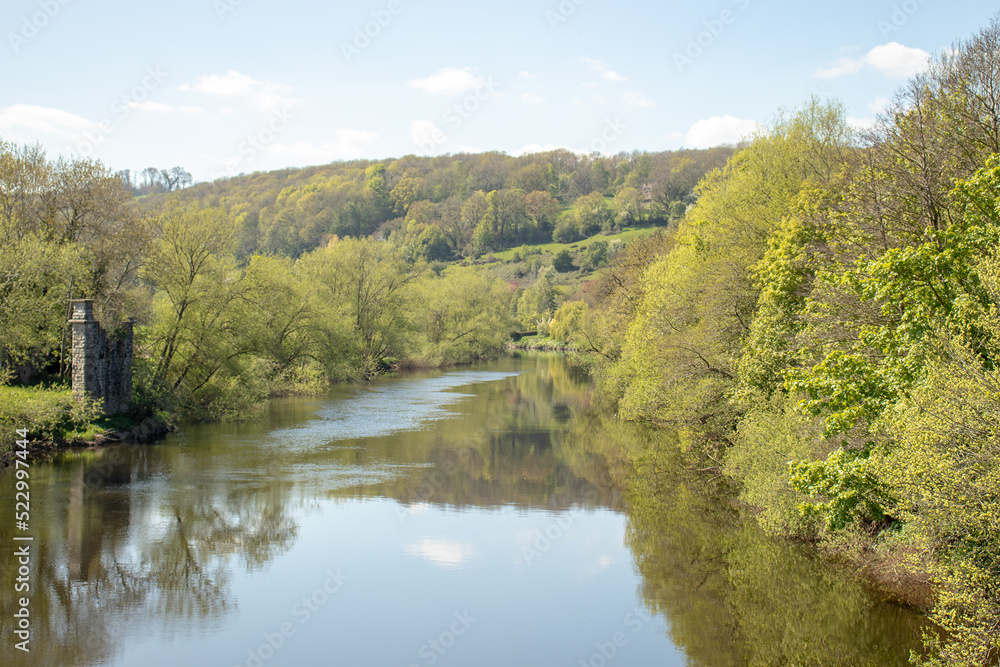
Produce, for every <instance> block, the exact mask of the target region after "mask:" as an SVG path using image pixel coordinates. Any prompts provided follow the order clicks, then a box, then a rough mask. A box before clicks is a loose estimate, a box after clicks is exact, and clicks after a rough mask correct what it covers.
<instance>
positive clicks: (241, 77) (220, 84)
mask: <svg viewBox="0 0 1000 667" xmlns="http://www.w3.org/2000/svg"><path fill="white" fill-rule="evenodd" d="M178 89H179V90H181V91H184V92H196V93H201V94H203V95H208V96H210V97H224V98H231V97H235V98H243V100H244V102H245V103H246V104H247V105H249V106H250V107H251V108H252V109H255V110H256V111H260V112H263V113H271V112H274V111H279V110H281V111H287V110H289V109H292V108H295V107H300V106H302V105H304V104H305V102H304V101H303V100H300V99H298V98H295V97H289V96H287V95H284V94H282V93H285V92H287V91H289V90H291V89H290V88H289V87H288V86H286V85H283V84H280V83H276V82H274V81H266V80H261V79H254V78H253V77H250V76H247V75H245V74H241V73H240V72H237V71H236V70H233V69H231V70H228V71H227V72H226V73H225V74H207V75H205V76H200V77H198V81H197V83H194V84H190V83H185V84H182V85H180V86H179V87H178ZM231 108H232V107H231V106H227V107H224V109H223V110H221V111H220V113H222V114H223V115H229V113H228V111H229V110H230V109H231Z"/></svg>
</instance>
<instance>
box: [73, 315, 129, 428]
mask: <svg viewBox="0 0 1000 667" xmlns="http://www.w3.org/2000/svg"><path fill="white" fill-rule="evenodd" d="M71 305H72V315H71V318H70V324H71V325H72V326H73V355H72V366H73V396H74V397H75V398H76V399H77V400H81V399H83V397H84V396H90V397H91V398H94V399H100V400H102V401H103V402H104V413H105V414H109V415H115V414H121V413H123V412H126V411H127V410H128V408H129V406H130V405H131V404H132V323H131V322H128V323H126V324H125V325H123V326H122V328H121V330H119V331H117V332H115V335H114V336H111V337H109V336H108V335H107V334H106V333H105V331H104V329H102V328H101V325H100V323H99V322H98V321H97V320H95V319H94V304H93V302H92V301H91V300H90V299H80V300H75V301H73V302H71Z"/></svg>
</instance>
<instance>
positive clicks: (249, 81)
mask: <svg viewBox="0 0 1000 667" xmlns="http://www.w3.org/2000/svg"><path fill="white" fill-rule="evenodd" d="M263 84H264V82H263V81H258V80H257V79H254V78H251V77H249V76H247V75H245V74H240V73H239V72H237V71H236V70H234V69H231V70H229V71H227V72H226V73H225V74H207V75H205V76H200V77H198V83H196V84H194V85H191V84H189V83H185V84H182V85H181V86H180V89H181V90H183V91H192V90H193V91H196V92H199V93H204V94H205V95H218V96H220V97H239V96H244V95H249V94H250V93H252V92H254V91H255V90H256V89H257V88H258V87H259V86H261V85H263Z"/></svg>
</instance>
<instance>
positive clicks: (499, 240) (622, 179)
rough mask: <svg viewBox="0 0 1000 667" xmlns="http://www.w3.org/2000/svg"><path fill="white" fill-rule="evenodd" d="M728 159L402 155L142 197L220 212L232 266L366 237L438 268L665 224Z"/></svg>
mask: <svg viewBox="0 0 1000 667" xmlns="http://www.w3.org/2000/svg"><path fill="white" fill-rule="evenodd" d="M733 150H734V149H732V148H713V149H709V150H684V151H675V152H665V153H645V152H638V151H637V152H634V153H621V154H619V155H615V156H608V157H604V156H599V155H590V156H582V155H578V154H576V153H573V152H571V151H567V150H556V151H550V152H547V153H538V154H532V155H524V156H521V157H511V156H508V155H506V154H504V153H495V152H494V153H482V154H460V155H446V156H442V157H434V158H425V157H417V156H413V155H409V156H406V157H403V158H400V159H396V160H382V161H368V160H357V161H352V162H338V163H334V164H330V165H326V166H321V167H311V168H308V169H296V170H291V169H289V170H284V171H276V172H268V173H256V174H250V175H247V176H239V177H235V178H231V179H225V180H220V181H216V182H214V183H204V184H199V185H196V186H194V187H191V188H187V189H184V190H182V191H179V192H174V193H172V194H169V195H161V196H159V197H153V198H151V199H150V201H149V205H150V206H152V207H154V209H156V208H158V207H162V206H165V205H167V204H168V203H176V202H178V201H179V202H182V203H185V204H187V203H197V204H198V205H199V206H200V207H203V208H208V207H218V208H222V209H223V210H225V211H226V212H227V213H228V214H229V215H231V216H232V217H233V218H234V219H236V220H237V222H238V229H237V232H236V243H237V255H238V256H239V257H248V256H250V255H252V254H254V253H264V254H279V255H284V256H288V257H298V256H300V255H302V254H304V253H306V252H309V251H311V250H314V249H316V248H317V247H320V246H322V245H323V244H324V243H325V242H326V241H327V240H328V239H329V238H331V237H332V236H338V237H345V236H350V237H354V238H358V237H363V236H371V235H374V236H376V237H378V238H382V239H389V240H392V241H393V242H394V243H396V244H397V245H400V246H405V247H406V248H408V250H409V252H410V253H411V254H413V255H415V256H419V257H421V258H423V259H427V260H432V261H433V260H448V259H453V258H460V257H477V256H479V255H482V254H484V253H488V252H491V251H496V250H501V249H503V248H510V247H516V246H520V245H522V244H526V243H529V244H530V243H540V242H547V241H551V240H553V238H554V239H555V240H557V241H559V242H571V241H574V240H577V239H580V238H583V237H586V236H591V235H593V234H594V233H596V232H599V231H601V230H602V229H603V230H611V229H616V228H617V229H620V228H622V227H626V226H632V225H639V224H654V225H663V224H666V223H668V222H669V221H670V220H676V219H677V218H679V217H680V216H681V215H682V214H683V213H684V211H685V210H686V208H687V206H689V205H690V204H692V203H693V202H694V199H695V194H694V187H695V185H696V184H697V182H698V181H699V180H700V179H701V177H702V176H704V175H705V174H706V173H708V172H709V171H711V170H713V169H715V168H718V167H721V166H722V165H723V164H725V161H726V160H727V159H728V158H729V157H730V156H731V155H732V154H733Z"/></svg>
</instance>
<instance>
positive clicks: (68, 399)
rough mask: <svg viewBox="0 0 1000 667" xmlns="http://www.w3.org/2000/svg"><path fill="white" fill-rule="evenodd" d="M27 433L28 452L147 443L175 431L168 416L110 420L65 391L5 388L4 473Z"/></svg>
mask: <svg viewBox="0 0 1000 667" xmlns="http://www.w3.org/2000/svg"><path fill="white" fill-rule="evenodd" d="M21 429H23V430H26V431H27V433H28V436H27V438H26V440H28V442H29V443H30V444H29V451H30V452H32V453H36V452H38V451H44V450H47V449H52V448H55V447H65V446H71V445H87V444H100V443H103V442H113V441H120V440H140V441H142V440H148V439H152V438H155V437H158V436H159V435H162V434H164V433H166V432H168V431H169V430H170V427H169V425H168V423H167V420H166V418H165V417H163V416H155V417H151V418H148V419H144V420H135V419H132V418H129V417H125V416H113V417H107V416H104V415H102V414H101V412H100V410H99V409H98V407H97V406H96V405H95V404H94V403H93V402H90V401H88V402H85V403H80V402H78V401H74V400H73V394H72V392H71V391H70V390H69V389H66V388H64V387H52V388H44V387H7V386H0V467H3V466H6V465H7V464H8V462H9V461H10V458H11V456H12V454H13V452H14V448H15V444H16V442H17V441H18V440H20V439H21V437H20V436H19V435H18V431H19V430H21Z"/></svg>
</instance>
